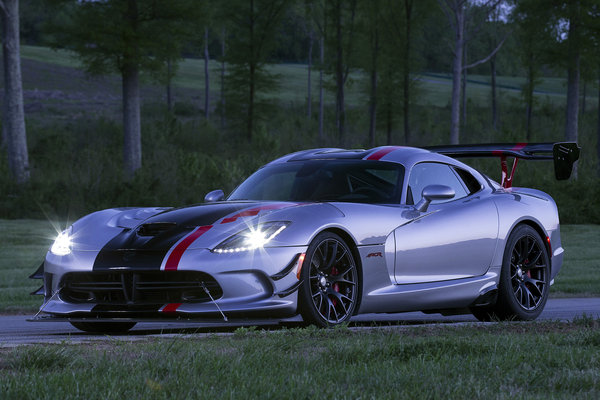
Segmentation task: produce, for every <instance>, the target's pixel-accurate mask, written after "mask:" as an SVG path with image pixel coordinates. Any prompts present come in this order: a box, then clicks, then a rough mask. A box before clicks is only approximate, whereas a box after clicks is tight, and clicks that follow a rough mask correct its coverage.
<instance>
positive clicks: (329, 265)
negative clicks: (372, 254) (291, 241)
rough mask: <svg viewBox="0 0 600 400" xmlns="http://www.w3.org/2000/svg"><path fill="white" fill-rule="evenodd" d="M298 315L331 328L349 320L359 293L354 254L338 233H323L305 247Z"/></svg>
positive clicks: (311, 322)
mask: <svg viewBox="0 0 600 400" xmlns="http://www.w3.org/2000/svg"><path fill="white" fill-rule="evenodd" d="M300 278H301V279H302V286H301V287H300V290H299V292H298V302H299V308H300V314H301V315H302V318H303V319H304V321H305V322H307V323H309V324H314V325H317V326H320V327H331V326H335V325H338V324H341V323H343V322H346V321H348V320H349V319H350V317H351V316H352V314H353V313H354V310H355V308H356V304H357V302H358V296H359V293H360V292H359V274H358V268H357V266H356V262H355V261H354V256H353V255H352V251H351V250H350V248H349V247H348V245H347V244H346V243H345V242H344V240H343V239H342V238H341V237H339V236H338V235H336V234H334V233H331V232H323V233H320V234H319V235H317V237H315V238H314V240H313V241H312V242H311V244H310V245H309V246H308V250H307V252H306V257H305V259H304V263H303V265H302V272H301V274H300Z"/></svg>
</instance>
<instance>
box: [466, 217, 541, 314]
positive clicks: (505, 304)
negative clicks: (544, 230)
mask: <svg viewBox="0 0 600 400" xmlns="http://www.w3.org/2000/svg"><path fill="white" fill-rule="evenodd" d="M549 290H550V257H549V255H548V249H547V247H546V245H545V243H544V241H543V240H542V238H541V237H540V235H539V234H538V233H537V231H536V230H535V229H533V228H532V227H531V226H529V225H519V226H517V228H515V230H514V231H513V232H512V233H511V234H510V236H509V237H508V241H507V243H506V248H505V250H504V259H503V261H502V271H501V273H500V282H499V285H498V301H497V302H496V304H495V305H493V306H489V307H483V308H473V309H472V310H471V311H472V312H473V315H475V317H477V318H478V319H479V320H481V321H489V320H493V319H499V320H521V321H528V320H533V319H536V318H537V317H538V316H539V315H540V313H541V312H542V310H543V309H544V307H545V305H546V301H547V300H548V292H549Z"/></svg>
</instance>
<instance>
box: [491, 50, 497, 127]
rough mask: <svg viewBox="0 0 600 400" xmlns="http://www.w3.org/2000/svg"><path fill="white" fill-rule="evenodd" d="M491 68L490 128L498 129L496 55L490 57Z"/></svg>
mask: <svg viewBox="0 0 600 400" xmlns="http://www.w3.org/2000/svg"><path fill="white" fill-rule="evenodd" d="M490 67H491V69H492V71H491V73H492V128H494V130H497V129H498V109H497V107H498V102H497V101H496V56H494V57H492V58H490Z"/></svg>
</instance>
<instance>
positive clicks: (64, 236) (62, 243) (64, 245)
mask: <svg viewBox="0 0 600 400" xmlns="http://www.w3.org/2000/svg"><path fill="white" fill-rule="evenodd" d="M69 233H70V229H67V230H66V231H63V232H62V233H61V234H60V235H58V237H57V238H56V240H55V241H54V244H52V247H51V248H50V251H51V252H52V254H56V255H57V256H66V255H67V254H71V246H72V243H71V237H70V235H69Z"/></svg>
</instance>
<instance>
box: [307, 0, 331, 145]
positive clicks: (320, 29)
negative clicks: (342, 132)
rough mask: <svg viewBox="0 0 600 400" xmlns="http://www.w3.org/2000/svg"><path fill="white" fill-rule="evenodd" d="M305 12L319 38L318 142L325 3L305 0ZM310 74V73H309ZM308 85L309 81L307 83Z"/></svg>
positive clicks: (320, 128)
mask: <svg viewBox="0 0 600 400" xmlns="http://www.w3.org/2000/svg"><path fill="white" fill-rule="evenodd" d="M306 7H307V12H308V14H309V16H310V19H311V21H309V22H307V24H309V25H310V26H311V27H312V28H313V31H316V33H317V35H318V40H319V134H318V139H319V143H321V142H322V141H323V116H324V112H325V103H324V101H325V100H324V96H323V90H324V80H323V73H324V68H325V36H326V34H327V31H326V27H327V18H326V17H327V15H326V9H325V7H326V3H325V1H324V0H306ZM309 76H310V75H309ZM309 87H310V83H309Z"/></svg>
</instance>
